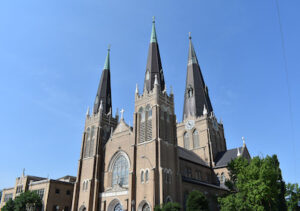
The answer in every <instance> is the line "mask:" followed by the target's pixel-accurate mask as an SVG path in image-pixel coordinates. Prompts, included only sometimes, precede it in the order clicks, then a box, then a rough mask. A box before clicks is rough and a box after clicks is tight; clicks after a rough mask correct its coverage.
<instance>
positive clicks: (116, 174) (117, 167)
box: [112, 155, 129, 186]
mask: <svg viewBox="0 0 300 211" xmlns="http://www.w3.org/2000/svg"><path fill="white" fill-rule="evenodd" d="M128 174H129V164H128V161H127V159H126V158H125V157H124V155H120V156H119V157H118V158H117V159H116V161H115V163H114V166H113V169H112V176H113V177H112V185H113V186H114V185H120V186H123V185H128Z"/></svg>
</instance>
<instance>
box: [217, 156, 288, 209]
mask: <svg viewBox="0 0 300 211" xmlns="http://www.w3.org/2000/svg"><path fill="white" fill-rule="evenodd" d="M228 169H229V172H230V177H231V179H230V180H229V181H226V185H227V187H228V188H229V189H230V194H229V195H227V196H225V197H222V198H219V203H220V205H221V210H223V211H227V210H228V211H229V210H230V211H231V210H232V211H235V210H245V211H246V210H247V211H248V210H249V211H251V210H257V211H263V210H266V211H268V210H272V211H277V210H278V211H284V210H287V207H286V203H285V198H284V194H285V183H284V181H283V180H282V175H281V170H280V167H279V161H278V159H277V156H276V155H273V156H272V157H270V156H266V157H265V158H260V157H254V158H253V159H251V160H250V162H248V160H246V159H244V158H237V159H235V160H233V161H232V162H231V163H229V165H228Z"/></svg>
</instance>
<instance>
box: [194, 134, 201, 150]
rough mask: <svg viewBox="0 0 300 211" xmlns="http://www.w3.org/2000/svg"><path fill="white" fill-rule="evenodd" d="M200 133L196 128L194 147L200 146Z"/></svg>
mask: <svg viewBox="0 0 300 211" xmlns="http://www.w3.org/2000/svg"><path fill="white" fill-rule="evenodd" d="M199 145H200V144H199V133H198V131H197V130H194V132H193V147H194V148H197V147H199Z"/></svg>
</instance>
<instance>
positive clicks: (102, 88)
mask: <svg viewBox="0 0 300 211" xmlns="http://www.w3.org/2000/svg"><path fill="white" fill-rule="evenodd" d="M109 63H110V61H109V50H108V53H107V57H106V61H105V65H104V69H103V71H102V74H101V79H100V83H99V86H98V91H97V94H96V99H95V103H94V111H93V112H94V114H96V113H98V111H99V109H100V104H101V101H102V107H103V112H104V113H105V114H107V113H108V112H109V111H111V109H112V102H111V85H110V64H109Z"/></svg>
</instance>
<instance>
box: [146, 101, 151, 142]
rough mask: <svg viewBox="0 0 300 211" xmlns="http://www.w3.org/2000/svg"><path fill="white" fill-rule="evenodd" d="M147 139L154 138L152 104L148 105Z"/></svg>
mask: <svg viewBox="0 0 300 211" xmlns="http://www.w3.org/2000/svg"><path fill="white" fill-rule="evenodd" d="M145 111H146V112H145V113H146V141H151V140H152V108H151V106H150V105H147V106H146V109H145Z"/></svg>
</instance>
